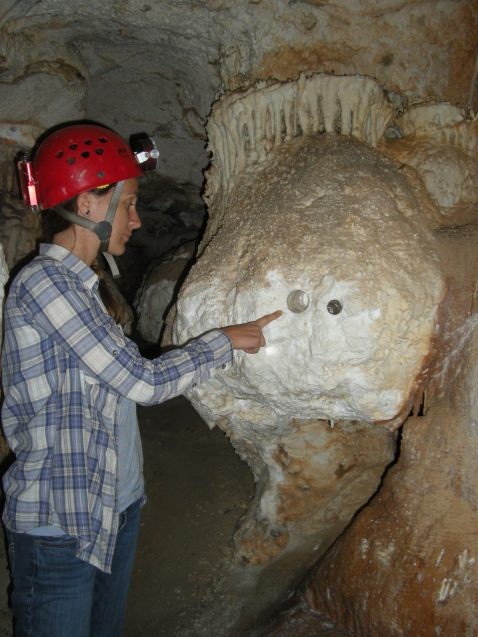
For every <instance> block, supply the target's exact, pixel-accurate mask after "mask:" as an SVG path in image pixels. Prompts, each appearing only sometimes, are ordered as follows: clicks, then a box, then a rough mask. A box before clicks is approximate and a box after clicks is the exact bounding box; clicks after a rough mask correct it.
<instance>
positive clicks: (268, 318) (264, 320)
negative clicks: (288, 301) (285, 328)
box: [256, 310, 282, 329]
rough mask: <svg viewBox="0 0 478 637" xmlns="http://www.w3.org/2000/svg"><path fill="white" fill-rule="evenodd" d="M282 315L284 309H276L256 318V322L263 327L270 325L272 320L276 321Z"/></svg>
mask: <svg viewBox="0 0 478 637" xmlns="http://www.w3.org/2000/svg"><path fill="white" fill-rule="evenodd" d="M281 315H282V310H276V311H275V312H272V313H271V314H265V315H264V316H261V318H258V319H257V320H256V323H257V324H258V325H259V327H260V328H261V329H262V328H263V327H265V326H266V325H269V323H271V322H272V321H275V320H276V319H277V318H279V316H281Z"/></svg>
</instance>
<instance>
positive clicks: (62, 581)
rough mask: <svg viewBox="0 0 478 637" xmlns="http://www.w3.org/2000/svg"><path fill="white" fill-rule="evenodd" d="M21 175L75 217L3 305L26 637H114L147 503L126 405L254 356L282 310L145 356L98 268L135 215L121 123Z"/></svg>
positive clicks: (58, 136) (60, 143)
mask: <svg viewBox="0 0 478 637" xmlns="http://www.w3.org/2000/svg"><path fill="white" fill-rule="evenodd" d="M142 154H143V155H144V154H145V153H142ZM140 155H141V153H140ZM146 156H147V157H146V159H147V161H148V162H149V163H150V161H151V156H150V155H149V154H148V153H146ZM21 170H22V172H23V176H24V194H25V197H26V200H27V201H28V202H29V203H30V205H32V206H34V207H37V208H40V209H41V210H48V213H47V215H48V216H49V217H50V218H52V215H53V216H55V215H56V216H57V215H59V216H60V217H61V219H63V220H65V222H66V223H64V224H63V225H62V226H59V227H58V228H57V230H56V232H55V233H54V236H53V240H52V243H50V244H42V245H41V246H40V254H39V256H38V257H36V258H35V259H34V260H33V261H32V262H30V263H29V264H28V265H27V266H26V267H25V268H24V269H23V270H22V271H21V272H20V273H19V274H18V275H17V277H16V278H15V279H14V281H13V283H12V285H11V287H10V291H9V295H8V298H7V301H6V305H5V318H4V325H5V340H4V351H3V385H4V395H5V398H4V404H3V409H2V424H3V428H4V431H5V435H6V437H7V440H8V442H9V445H10V447H11V449H12V450H13V451H14V453H15V461H14V463H13V464H12V465H11V467H10V468H9V469H8V471H7V472H6V474H5V476H4V490H5V497H6V503H5V509H4V513H3V521H4V524H5V527H6V530H7V538H8V544H9V554H10V566H11V571H12V578H13V595H12V608H13V615H14V623H15V630H16V635H17V636H21V637H23V636H27V635H29V636H33V635H34V636H35V637H43V636H45V637H60V636H61V637H86V636H93V635H95V636H101V637H107V636H115V637H117V636H118V635H120V634H121V630H122V628H121V627H122V623H123V617H124V609H125V603H126V596H127V590H128V586H129V580H130V574H131V568H132V563H133V558H134V551H135V544H136V537H137V533H138V527H139V512H140V507H141V505H142V502H143V498H144V496H143V483H142V475H141V449H140V444H139V438H138V435H137V430H136V427H135V426H134V415H132V414H131V404H133V403H141V404H154V403H159V402H161V401H163V400H166V399H168V398H171V397H173V396H176V395H178V394H181V393H182V392H184V390H186V389H187V388H188V387H191V386H192V385H193V384H194V383H197V382H201V381H204V380H206V379H207V378H208V377H209V375H210V373H211V371H212V370H213V369H216V368H225V367H226V366H227V365H229V364H231V363H232V362H233V356H232V350H233V349H242V350H244V351H245V352H248V353H256V352H257V351H259V349H260V347H262V346H263V345H264V344H265V340H264V336H263V333H262V329H263V328H264V327H265V326H266V325H267V324H268V323H269V322H270V321H272V320H274V319H275V318H277V317H278V316H279V315H280V312H275V313H273V314H270V315H267V316H265V317H262V318H261V319H258V320H257V321H252V322H251V323H246V324H242V325H233V326H228V327H224V328H222V329H218V330H212V331H211V332H208V333H207V334H204V335H202V336H201V337H199V338H197V339H194V340H192V341H190V342H189V343H188V344H187V345H186V346H184V347H183V348H181V349H175V350H172V351H170V352H167V353H166V354H164V355H162V356H160V357H159V358H156V359H154V360H151V361H150V360H146V359H144V358H142V357H141V355H140V353H139V351H138V348H137V347H136V345H135V344H134V343H133V342H132V341H130V340H129V339H127V338H125V336H124V335H123V332H122V330H121V328H120V327H118V325H117V324H116V323H115V321H114V320H113V318H112V317H111V316H110V314H109V313H108V312H107V310H106V308H105V306H104V304H103V302H102V300H101V298H100V296H99V294H98V277H97V275H96V274H95V273H94V271H93V270H92V269H91V265H92V264H93V262H94V261H95V259H96V257H97V254H98V251H99V250H101V251H103V252H104V253H105V254H106V255H107V257H108V258H109V259H110V260H111V257H112V256H117V255H120V254H123V252H124V250H125V246H126V243H127V241H128V239H129V238H130V236H131V233H132V232H133V231H134V230H135V229H137V228H139V227H140V225H141V222H140V220H139V217H138V214H137V211H136V201H137V190H138V177H139V176H140V175H141V174H142V169H141V167H140V165H139V163H138V160H137V157H136V156H135V154H134V153H133V151H132V150H131V149H130V148H129V146H128V145H127V144H126V143H125V142H124V141H123V140H122V139H121V138H120V137H119V136H118V135H117V134H116V133H114V132H112V131H111V130H109V129H107V128H105V127H103V126H97V125H91V124H75V125H70V126H66V127H63V128H60V129H58V130H56V131H54V132H53V133H51V134H50V135H48V136H47V137H45V138H44V139H43V141H42V143H41V144H40V145H39V147H38V149H37V150H36V152H35V155H34V158H33V161H32V163H29V162H24V163H23V164H22V166H21ZM131 423H133V424H131ZM129 425H130V426H129Z"/></svg>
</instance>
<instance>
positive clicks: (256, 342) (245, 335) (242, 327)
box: [221, 310, 282, 354]
mask: <svg viewBox="0 0 478 637" xmlns="http://www.w3.org/2000/svg"><path fill="white" fill-rule="evenodd" d="M281 314H282V310H277V311H276V312H272V314H266V315H265V316H261V318H258V319H257V320H255V321H250V323H240V324H239V325H228V326H227V327H221V330H222V331H223V332H224V334H226V335H227V336H228V337H229V338H230V340H231V343H232V347H233V349H242V350H243V351H244V352H247V354H257V352H258V351H259V350H260V348H261V347H264V345H265V344H266V339H265V338H264V334H263V333H262V329H263V328H264V327H265V326H266V325H268V324H269V323H270V322H271V321H275V320H276V318H279V316H281Z"/></svg>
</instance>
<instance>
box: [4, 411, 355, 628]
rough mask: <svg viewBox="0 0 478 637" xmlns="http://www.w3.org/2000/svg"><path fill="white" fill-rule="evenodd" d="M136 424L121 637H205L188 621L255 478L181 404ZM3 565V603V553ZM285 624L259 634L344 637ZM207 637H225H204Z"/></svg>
mask: <svg viewBox="0 0 478 637" xmlns="http://www.w3.org/2000/svg"><path fill="white" fill-rule="evenodd" d="M138 417H139V423H140V429H141V436H142V440H143V451H144V472H145V480H146V492H147V496H148V502H147V503H146V505H145V507H144V509H143V514H142V522H141V531H140V537H139V543H138V551H137V556H136V562H135V568H134V573H133V581H132V585H131V590H130V597H129V604H128V611H127V618H126V629H125V635H124V637H174V636H176V637H182V636H183V635H184V636H185V635H188V636H190V635H194V637H202V634H201V635H199V634H196V633H195V632H194V628H192V626H193V621H194V618H195V617H196V616H197V615H198V614H200V613H201V608H202V607H203V606H204V604H207V603H208V600H211V595H214V594H216V593H217V582H215V580H218V579H220V572H219V571H220V561H221V559H222V558H223V557H224V555H227V554H228V552H229V551H230V538H231V536H232V532H233V529H234V525H235V523H236V521H237V520H238V519H239V517H240V516H241V515H242V513H243V512H244V511H245V509H246V507H247V503H248V501H249V499H250V498H251V496H252V494H253V489H254V484H253V479H252V474H251V472H250V470H249V468H248V467H247V465H246V464H245V463H244V462H242V461H241V459H240V458H239V457H238V456H237V454H236V453H235V452H234V450H233V448H232V446H231V444H230V443H229V441H228V439H227V437H226V436H225V435H224V433H223V432H222V431H221V430H219V429H213V430H212V431H211V430H209V428H208V427H207V426H206V425H205V423H204V422H203V421H202V420H201V418H200V417H199V415H198V414H197V413H196V412H195V411H194V409H193V408H192V407H191V406H190V404H189V403H188V402H187V401H186V399H184V398H175V399H173V400H170V401H167V402H166V403H163V404H162V405H158V406H154V407H138ZM0 560H1V562H2V565H1V566H2V569H1V572H2V582H1V589H2V594H3V598H5V599H6V595H5V591H6V586H7V572H6V564H5V555H4V553H3V551H2V555H1V556H0ZM0 601H1V600H0ZM1 606H2V608H0V635H2V636H5V637H8V636H9V635H11V627H10V618H9V612H8V610H7V609H6V604H1ZM285 616H286V617H287V620H286V622H281V628H278V629H271V631H269V630H268V629H265V630H261V631H260V634H261V635H262V636H263V637H265V636H266V635H271V636H272V635H273V636H274V637H282V636H284V637H285V635H287V636H288V637H326V636H327V637H338V636H339V635H343V633H342V632H340V631H338V630H336V629H334V628H333V627H332V626H331V625H330V624H329V623H328V622H326V621H322V620H321V619H320V618H319V617H317V616H314V615H312V614H311V613H309V612H307V611H305V610H303V609H302V610H301V609H292V610H291V611H289V612H288V613H286V614H285ZM191 631H192V632H191ZM204 637H229V636H228V635H227V634H226V633H224V634H221V635H213V634H211V633H208V634H207V635H206V634H204ZM235 637H236V636H235ZM241 637H242V636H241ZM244 637H246V636H244Z"/></svg>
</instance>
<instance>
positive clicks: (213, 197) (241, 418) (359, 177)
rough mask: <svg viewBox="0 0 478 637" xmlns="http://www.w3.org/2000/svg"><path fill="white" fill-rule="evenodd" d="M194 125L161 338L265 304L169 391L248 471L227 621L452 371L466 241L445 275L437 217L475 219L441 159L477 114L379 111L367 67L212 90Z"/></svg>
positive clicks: (464, 188)
mask: <svg viewBox="0 0 478 637" xmlns="http://www.w3.org/2000/svg"><path fill="white" fill-rule="evenodd" d="M427 113H428V115H427ZM440 116H441V117H442V119H440ZM427 117H428V119H427ZM430 117H432V118H433V123H431V122H430V121H429V120H430ZM209 135H210V142H211V150H212V152H213V161H212V167H211V169H210V171H209V173H208V187H207V191H206V198H207V202H208V205H209V223H208V226H207V228H206V233H205V236H204V239H203V241H202V244H201V245H200V247H199V252H198V258H197V262H196V264H195V265H194V266H193V268H192V269H191V271H190V273H189V275H188V277H187V278H186V281H185V283H184V285H183V286H182V288H181V292H180V295H179V299H178V302H177V306H176V310H177V316H176V320H175V323H174V330H173V332H174V338H175V340H176V341H177V342H183V341H186V340H187V339H189V338H190V337H192V336H193V335H195V334H197V333H200V332H204V331H207V330H208V329H211V328H213V327H216V326H217V325H218V324H220V325H221V324H222V325H226V324H232V323H237V322H246V321H249V320H252V319H254V318H256V317H258V316H261V315H262V314H265V313H268V312H271V311H273V310H276V309H282V310H283V316H282V317H281V318H280V319H278V320H276V321H274V322H273V323H271V324H270V325H268V326H267V328H266V329H265V336H266V340H267V345H266V347H265V348H263V349H262V350H261V351H260V352H259V353H258V354H257V355H254V356H250V355H246V354H243V353H237V354H236V362H235V365H234V366H233V367H232V368H230V369H228V370H225V371H221V372H218V373H217V374H216V375H215V376H214V377H213V378H212V379H211V380H210V381H208V382H207V383H204V384H202V385H199V386H197V387H196V388H194V389H193V390H191V391H190V392H189V393H188V397H189V399H190V400H191V402H192V403H193V405H194V406H195V407H196V409H197V410H198V411H199V413H200V414H201V415H202V417H203V418H204V420H205V421H206V422H207V423H208V424H209V426H211V427H213V426H216V425H217V426H219V427H221V429H223V430H224V431H225V432H226V433H227V435H228V436H229V438H230V439H231V442H232V444H233V445H234V447H235V449H236V450H237V452H238V453H239V455H240V456H241V457H242V458H243V459H244V460H246V461H247V462H248V464H249V466H250V467H251V470H252V472H253V474H254V477H255V480H256V483H257V486H256V493H255V497H254V499H253V501H252V502H251V504H250V507H249V510H248V512H247V513H246V515H245V516H244V518H243V519H242V520H241V521H240V522H239V524H238V527H237V530H236V533H235V537H234V551H235V553H234V555H235V561H236V564H240V565H242V568H243V569H244V570H243V571H242V576H240V575H238V574H239V573H240V572H241V571H238V570H237V568H236V570H235V571H234V573H235V578H236V587H237V578H238V577H239V579H241V577H242V588H241V591H242V593H241V594H242V602H241V604H240V605H242V608H241V614H242V616H243V620H242V629H244V626H245V625H246V624H244V608H245V607H247V608H248V611H247V613H246V615H247V614H249V616H251V615H252V614H253V613H254V612H255V613H256V616H257V615H258V613H259V612H263V611H264V609H265V608H266V607H267V604H269V605H270V604H271V600H272V599H273V597H274V593H275V594H276V601H277V600H278V599H280V598H281V596H282V598H285V597H286V593H287V589H289V591H290V587H291V586H292V585H293V582H294V581H297V577H298V575H299V573H300V569H302V572H303V571H304V570H305V569H306V568H308V567H309V566H310V565H311V564H312V563H313V562H314V561H316V560H317V559H318V558H319V557H320V556H321V555H322V554H323V553H324V552H325V551H326V550H327V548H328V547H329V546H330V545H331V544H332V542H333V541H334V540H335V539H336V538H337V537H338V535H339V534H340V533H341V532H342V531H343V529H344V528H345V527H346V525H347V524H348V523H349V522H350V520H351V519H352V517H353V516H354V514H355V513H356V512H357V511H358V510H359V509H360V508H361V507H363V506H364V505H365V504H366V503H367V502H368V500H369V499H370V498H371V497H372V496H373V495H374V493H375V492H376V491H377V490H378V489H379V487H380V483H381V480H382V478H383V475H384V473H385V471H386V468H387V467H388V466H389V465H390V463H391V462H392V461H393V459H394V455H395V453H396V448H395V434H394V432H395V431H396V430H397V429H398V428H399V427H400V426H401V425H402V424H403V423H404V422H405V421H406V420H407V418H408V417H409V415H410V413H411V412H413V413H415V414H417V413H419V412H420V413H422V412H423V411H426V409H427V408H429V406H430V404H434V403H435V402H437V401H440V400H443V398H444V396H445V394H446V390H447V388H449V381H450V379H451V378H452V377H454V375H456V373H457V371H458V369H459V366H460V363H459V361H460V351H461V347H462V346H463V343H462V342H460V343H458V342H457V338H456V334H457V333H459V331H460V325H462V323H463V320H464V319H465V318H466V316H467V312H469V311H470V310H469V302H470V296H469V293H470V289H469V286H468V287H465V291H463V282H464V281H466V273H469V272H470V271H471V270H470V267H469V266H470V264H469V263H468V261H467V260H466V259H468V258H469V251H468V252H467V251H464V252H463V255H464V256H463V258H465V262H464V263H463V264H462V270H461V271H462V272H464V273H465V276H464V279H463V280H462V282H461V284H460V283H459V282H458V281H457V278H456V277H453V271H450V263H449V261H447V260H446V259H444V258H443V241H445V243H446V241H447V238H446V237H445V238H444V236H443V235H440V234H437V229H440V228H441V229H443V228H444V227H446V225H447V223H448V224H451V223H455V224H457V225H459V224H460V223H468V222H469V221H470V219H472V220H473V219H474V218H475V215H476V201H475V189H474V186H473V184H472V181H473V180H472V178H471V177H470V178H469V179H468V178H461V179H460V178H459V173H460V166H464V165H465V166H471V161H470V157H471V156H472V154H473V152H474V149H475V148H476V143H475V142H476V125H475V122H474V121H470V120H466V118H465V117H463V116H462V114H459V115H457V114H456V113H455V112H453V113H451V114H450V108H449V105H444V106H441V105H435V106H434V108H429V107H428V108H427V109H425V110H419V109H416V108H415V112H414V113H413V112H412V113H411V115H410V116H409V117H408V119H407V117H406V114H405V115H402V116H401V117H398V115H397V114H396V113H395V112H394V109H393V107H392V105H391V104H390V103H389V102H388V101H387V99H386V98H385V96H384V94H383V92H382V91H381V89H380V88H379V87H378V86H377V85H376V84H375V83H374V82H373V81H372V80H370V79H368V78H360V77H353V78H347V77H329V76H322V75H318V76H307V77H306V76H303V77H301V78H300V79H299V80H298V81H296V82H289V83H287V84H267V83H263V84H261V85H258V86H257V87H256V88H254V89H249V91H246V92H245V93H238V94H233V95H229V96H226V97H225V98H224V99H223V100H222V101H221V102H219V103H218V104H217V105H216V106H215V107H214V108H213V112H212V116H211V119H210V122H209ZM397 138H398V139H397ZM413 144H416V145H417V148H418V147H420V150H421V152H422V155H420V153H418V152H417V154H416V155H417V156H415V155H414V153H413V151H411V152H408V150H409V148H411V147H412V146H413ZM437 145H439V146H440V149H439V151H436V147H437ZM430 149H432V150H430ZM447 149H448V152H447ZM437 152H439V153H441V155H440V156H441V157H444V158H445V160H444V161H443V162H441V163H440V162H435V163H434V157H435V156H437V155H436V153H437ZM434 153H435V155H434ZM470 153H471V154H470ZM425 156H426V158H427V162H422V161H421V159H420V158H421V157H425ZM417 157H418V159H417ZM437 164H438V165H437ZM434 166H435V168H434ZM447 166H453V170H454V172H453V175H452V177H451V178H450V179H449V181H448V182H447V183H444V176H445V175H446V174H447V170H448V169H447ZM448 172H449V171H448ZM438 186H440V187H438ZM450 193H452V194H450ZM464 206H465V207H466V208H467V210H466V212H465V213H463V207H464ZM445 251H446V250H445ZM465 255H467V256H466V257H465ZM460 285H461V287H460ZM466 290H468V291H466ZM457 330H458V332H457ZM417 507H418V510H419V498H418V503H417ZM365 510H367V507H365ZM417 514H418V515H419V513H417ZM404 550H405V549H404ZM247 565H249V566H247ZM252 565H255V570H252V571H251V570H247V569H251V567H252ZM231 568H232V565H231ZM333 571H334V569H333V568H332V569H331V571H330V573H331V574H332V573H333ZM279 574H280V576H279ZM370 577H371V578H372V577H373V574H372V573H370ZM246 591H248V592H247V593H246ZM261 595H262V597H261ZM259 599H262V602H261V601H259ZM261 603H262V605H261ZM347 603H348V602H347V601H346V600H345V598H344V605H345V607H347ZM251 607H253V609H252V610H251ZM317 608H318V610H324V608H322V607H320V606H318V607H317ZM325 610H326V611H327V610H330V608H329V607H326V608H325ZM231 612H232V611H231V610H230V612H229V615H231ZM238 613H239V611H238ZM339 619H340V615H339ZM356 621H357V622H360V621H361V619H360V617H359V618H358V619H356ZM231 622H232V624H231V625H233V620H231ZM238 626H239V624H237V623H236V624H235V627H236V628H237V627H238ZM347 626H350V623H348V624H347ZM231 634H235V633H234V632H233V633H231ZM364 634H365V633H364ZM397 634H402V633H397Z"/></svg>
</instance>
